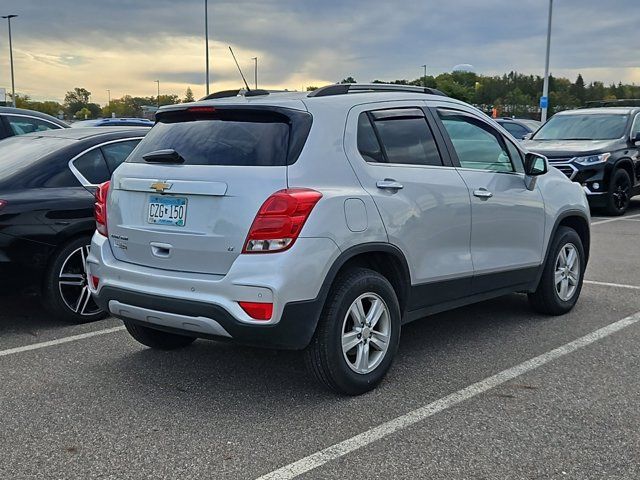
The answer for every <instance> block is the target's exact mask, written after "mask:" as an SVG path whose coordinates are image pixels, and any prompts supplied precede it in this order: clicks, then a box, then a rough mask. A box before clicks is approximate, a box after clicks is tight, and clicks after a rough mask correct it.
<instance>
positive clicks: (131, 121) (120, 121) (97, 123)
mask: <svg viewBox="0 0 640 480" xmlns="http://www.w3.org/2000/svg"><path fill="white" fill-rule="evenodd" d="M71 126H72V127H73V128H78V127H80V128H84V127H153V122H152V121H151V120H148V119H146V118H98V119H95V120H82V121H80V122H74V123H72V124H71Z"/></svg>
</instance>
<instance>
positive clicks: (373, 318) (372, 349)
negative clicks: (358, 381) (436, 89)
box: [342, 292, 391, 375]
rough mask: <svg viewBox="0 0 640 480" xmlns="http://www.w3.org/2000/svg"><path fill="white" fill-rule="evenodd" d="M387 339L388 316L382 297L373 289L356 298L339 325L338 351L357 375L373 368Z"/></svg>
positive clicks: (387, 343) (376, 365) (384, 350)
mask: <svg viewBox="0 0 640 480" xmlns="http://www.w3.org/2000/svg"><path fill="white" fill-rule="evenodd" d="M390 338H391V317H390V313H389V309H388V307H387V305H386V303H385V302H384V300H382V298H381V297H380V296H378V295H377V294H375V293H373V292H368V293H364V294H362V295H360V296H359V297H358V298H356V299H355V300H354V301H353V303H352V304H351V306H350V307H349V310H348V311H347V314H346V315H345V317H344V321H343V324H342V354H343V356H344V359H345V361H346V362H347V365H349V368H351V370H353V371H354V372H356V373H359V374H361V375H365V374H367V373H370V372H372V371H373V370H375V369H376V367H378V365H380V363H382V360H384V357H385V355H386V353H387V350H388V349H389V341H390Z"/></svg>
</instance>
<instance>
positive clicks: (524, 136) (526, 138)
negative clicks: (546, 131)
mask: <svg viewBox="0 0 640 480" xmlns="http://www.w3.org/2000/svg"><path fill="white" fill-rule="evenodd" d="M531 137H533V133H531V132H529V133H527V134H526V135H523V137H522V139H523V140H531Z"/></svg>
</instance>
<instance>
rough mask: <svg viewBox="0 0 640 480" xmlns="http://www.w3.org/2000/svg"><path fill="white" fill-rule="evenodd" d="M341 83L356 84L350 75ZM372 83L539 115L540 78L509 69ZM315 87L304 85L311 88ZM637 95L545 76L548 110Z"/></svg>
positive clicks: (638, 94)
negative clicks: (435, 91)
mask: <svg viewBox="0 0 640 480" xmlns="http://www.w3.org/2000/svg"><path fill="white" fill-rule="evenodd" d="M341 83H357V82H356V80H355V79H354V78H353V77H347V78H344V79H343V80H342V81H341ZM373 83H394V84H399V85H421V86H427V87H430V88H437V89H438V90H441V91H442V92H443V93H445V94H447V95H448V96H450V97H453V98H457V99H459V100H462V101H465V102H467V103H471V104H473V105H476V106H477V107H479V108H481V109H482V110H484V111H486V112H490V111H491V110H492V109H493V108H495V109H496V110H497V111H498V114H499V115H500V116H517V117H529V118H540V108H539V101H540V96H541V95H542V86H543V78H542V77H541V76H539V75H535V76H534V75H524V74H521V73H518V72H509V73H508V74H504V75H502V76H486V75H478V74H476V73H473V72H452V73H442V74H440V75H438V76H435V77H434V76H431V75H429V76H427V77H420V78H416V79H414V80H406V79H401V80H387V81H384V82H383V81H381V80H374V81H373ZM316 88H317V87H308V88H307V90H314V89H316ZM630 98H634V99H638V98H640V85H635V84H631V85H623V84H622V82H620V83H618V84H617V85H616V84H610V85H608V86H605V84H604V83H603V82H598V81H594V82H590V83H589V84H586V83H585V81H584V79H583V78H582V75H578V77H577V78H576V80H575V82H572V81H571V80H569V79H566V78H561V77H554V76H550V77H549V113H550V114H553V113H555V112H559V111H561V110H568V109H572V108H578V107H584V106H586V105H587V102H590V101H597V100H616V99H630Z"/></svg>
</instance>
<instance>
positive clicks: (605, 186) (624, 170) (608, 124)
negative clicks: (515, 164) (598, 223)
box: [526, 107, 640, 215]
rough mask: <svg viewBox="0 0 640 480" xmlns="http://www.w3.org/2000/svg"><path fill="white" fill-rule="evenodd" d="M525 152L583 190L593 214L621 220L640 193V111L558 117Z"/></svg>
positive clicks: (574, 113) (610, 110)
mask: <svg viewBox="0 0 640 480" xmlns="http://www.w3.org/2000/svg"><path fill="white" fill-rule="evenodd" d="M526 148H528V149H529V150H532V151H534V152H537V153H540V154H542V155H545V156H547V158H548V159H549V162H550V164H551V165H553V166H554V167H556V168H557V169H559V170H561V171H562V172H563V173H564V174H565V175H566V176H567V177H569V178H570V179H571V180H573V181H574V182H577V183H578V184H580V185H582V186H583V188H584V191H585V192H586V194H587V198H588V199H589V204H590V205H591V206H592V207H595V208H603V209H605V210H606V212H607V213H608V214H609V215H622V214H623V213H624V212H625V211H626V210H627V208H628V206H629V201H630V199H631V197H633V196H634V195H638V193H640V163H639V161H640V160H639V158H638V155H640V107H615V108H614V107H603V108H588V109H581V110H569V111H565V112H560V113H556V114H555V115H554V116H553V117H552V118H551V119H550V120H549V121H548V122H547V123H545V124H544V126H542V128H540V130H538V131H537V132H536V133H535V134H534V135H533V136H532V137H531V139H530V140H529V141H527V142H526Z"/></svg>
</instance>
